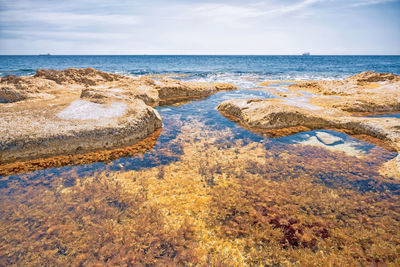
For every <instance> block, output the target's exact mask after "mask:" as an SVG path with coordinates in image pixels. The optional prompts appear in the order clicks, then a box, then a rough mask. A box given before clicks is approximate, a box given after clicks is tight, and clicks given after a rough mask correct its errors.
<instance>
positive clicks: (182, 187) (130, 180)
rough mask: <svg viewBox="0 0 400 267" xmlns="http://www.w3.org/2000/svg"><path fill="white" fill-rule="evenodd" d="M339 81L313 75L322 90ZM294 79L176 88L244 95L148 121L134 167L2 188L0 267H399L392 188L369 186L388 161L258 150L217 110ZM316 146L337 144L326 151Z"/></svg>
mask: <svg viewBox="0 0 400 267" xmlns="http://www.w3.org/2000/svg"><path fill="white" fill-rule="evenodd" d="M46 58H47V57H46ZM50 58H51V59H46V60H48V61H52V60H54V61H55V62H54V63H52V64H55V66H57V67H58V68H63V67H62V66H59V65H56V62H57V60H56V59H53V57H50ZM131 59H132V58H131ZM167 59H168V60H173V59H174V58H173V57H172V58H167ZM38 60H42V59H38ZM74 60H77V59H76V58H67V59H66V63H65V64H70V63H71V62H75V61H74ZM79 60H83V59H82V58H80V59H79ZM79 60H78V61H77V62H81V61H79ZM97 60H99V59H98V58H96V57H94V58H91V59H90V60H89V61H88V62H87V64H90V66H94V67H96V64H93V62H97ZM102 60H105V59H104V58H103V59H102ZM123 60H127V59H126V58H124V59H123ZM158 60H160V59H159V58H157V57H156V58H153V59H152V60H150V61H149V62H153V63H154V61H156V62H157V61H158ZM164 60H166V59H165V58H164ZM168 60H167V61H168ZM186 60H187V59H186ZM200 60H203V59H200ZM212 60H214V61H216V60H217V59H212ZM219 60H222V61H224V60H227V59H224V58H222V59H219ZM229 60H230V59H229ZM229 60H228V61H229ZM242 60H245V59H242ZM246 60H248V59H246ZM301 60H303V59H301ZM304 60H308V59H304ZM332 60H334V58H333V59H332V58H330V59H329V58H328V59H327V58H324V59H323V61H324V62H325V63H326V64H331V63H332ZM385 60H386V61H385ZM396 60H397V58H395V59H392V58H383V61H382V62H386V63H382V62H381V63H382V64H381V65H379V66H380V67H379V68H382V69H385V70H388V69H389V70H390V68H392V67H393V66H394V67H393V68H394V69H395V70H396V68H397V67H396V66H397V65H396V63H393V62H397V61H396ZM189 61H190V62H191V64H192V65H190V66H191V67H192V68H193V66H194V65H195V63H196V62H195V61H196V60H195V59H193V62H192V59H190V60H189ZM291 61H293V59H291V58H288V59H287V62H286V63H284V64H283V65H284V66H286V65H285V64H289V63H290V62H291ZM359 61H360V62H364V63H365V62H369V59H368V58H361V59H359ZM173 62H175V61H173ZM216 62H217V63H218V62H219V61H216ZM245 62H246V61H244V62H241V63H240V64H239V66H240V67H243V68H245V67H244V66H245V65H246V64H249V65H250V66H253V65H257V64H261V63H260V62H258V63H257V60H256V63H254V62H252V63H245ZM261 62H262V61H261ZM329 62H330V63H329ZM75 63H76V62H75ZM16 64H17V63H16ZM18 64H21V65H24V64H23V63H18ZM18 64H17V65H18ZM32 64H33V63H32ZM35 64H36V63H35ZM35 64H33V65H34V66H37V65H40V64H44V63H43V62H42V63H40V64H39V63H38V64H37V65H35ZM46 64H49V62H47V63H46ZM76 64H77V63H76ZM115 64H116V63H115ZM146 64H149V66H150V65H151V64H150V63H146ZM174 64H178V65H179V60H178V62H175V63H174ZM174 64H172V66H171V65H168V66H169V67H167V68H166V67H165V65H162V64H161V66H158V67H157V68H165V69H163V70H165V72H170V71H173V70H174V66H175V67H176V65H174ZM185 64H188V63H187V62H186V63H185ZM243 64H244V65H243ZM271 64H272V63H271ZM302 64H303V63H302ZM365 64H366V63H365ZM368 64H369V63H368ZM385 64H386V65H385ZM393 64H394V65H393ZM40 66H41V65H40ZM46 66H47V65H46ZM74 66H76V65H74ZM190 66H186V67H184V68H182V69H180V72H185V71H186V68H188V69H190ZM200 66H202V65H201V64H200ZM224 66H225V65H224ZM387 66H389V67H387ZM108 67H109V68H114V67H115V68H116V65H113V64H111V65H110V66H108ZM214 67H215V68H219V67H221V65H217V66H214ZM281 67H282V66H281ZM297 67H298V69H301V68H308V66H307V64H305V63H304V66H303V65H300V66H297ZM363 67H365V66H364V65H363ZM199 68H201V67H199ZM232 68H239V67H232ZM331 68H336V69H339V66H334V67H331ZM348 68H350V67H348ZM379 68H378V69H379ZM121 69H123V68H121ZM355 69H356V68H353V69H351V70H352V71H354V70H355ZM146 71H148V70H146ZM155 71H157V70H155ZM204 71H205V70H204ZM229 71H231V70H229ZM347 71H348V69H347V68H342V69H341V70H340V71H338V72H336V73H334V74H333V75H331V76H329V74H328V73H329V70H327V72H326V75H327V76H324V75H325V74H324V73H325V71H323V72H318V70H316V72H317V73H319V74H318V75H321V76H320V77H330V78H334V77H336V75H339V76H340V75H342V74H344V73H347ZM1 72H4V70H3V71H1ZM130 72H131V73H134V72H136V70H135V71H130ZM295 72H296V71H294V72H293V73H292V72H291V71H290V69H289V71H288V72H287V73H285V74H284V75H283V76H282V75H281V76H279V74H278V72H277V73H274V74H267V75H266V74H265V73H264V74H262V75H261V74H256V75H255V74H254V73H245V74H241V73H239V72H238V73H235V74H234V75H231V74H228V73H227V72H224V73H215V72H214V73H212V74H210V73H211V72H209V73H208V72H207V71H205V72H204V73H205V74H202V73H194V74H191V75H188V76H185V77H180V78H179V79H183V80H190V81H194V80H195V81H199V80H200V81H233V82H235V83H236V84H238V85H240V86H241V87H242V89H240V90H236V91H229V92H219V93H216V94H214V95H212V96H209V97H207V98H205V99H201V100H196V101H189V102H186V103H181V104H176V105H172V106H171V105H170V106H161V107H157V108H156V109H157V110H158V112H159V113H160V115H161V117H162V119H163V131H162V133H161V135H160V136H159V137H158V140H157V143H156V145H155V147H154V148H153V149H152V150H149V151H147V152H146V153H144V154H143V155H141V156H135V157H128V158H119V159H117V160H114V161H112V162H108V163H93V164H87V165H81V166H69V167H62V168H53V169H46V170H40V171H35V172H31V173H25V174H21V175H12V176H8V177H1V178H0V265H10V264H14V263H17V264H24V263H30V264H34V265H35V264H36V265H46V264H50V265H52V264H53V265H54V264H56V265H57V264H58V265H64V264H66V263H69V264H70V263H71V262H72V263H73V264H75V265H79V264H83V265H85V264H93V263H98V264H106V263H107V264H110V265H113V264H114V265H119V264H121V263H122V264H129V263H139V264H173V265H187V264H189V263H194V264H200V265H201V264H208V265H217V266H218V265H223V264H225V265H233V264H238V265H257V264H261V265H265V264H269V265H274V264H275V265H282V264H283V265H284V264H289V265H290V264H300V265H310V264H311V265H315V264H320V265H329V264H331V265H339V266H340V265H343V264H353V265H354V264H358V263H362V264H368V263H371V262H375V263H387V264H394V265H396V264H398V263H400V259H399V257H398V251H399V248H400V243H399V241H398V238H397V237H399V236H400V232H399V231H400V230H399V229H400V181H398V180H396V179H394V178H392V177H385V176H382V175H381V174H380V172H379V169H380V168H381V166H382V164H383V163H384V162H386V161H388V160H390V159H392V158H394V157H395V156H396V155H397V154H396V153H393V152H390V151H387V150H385V149H383V148H380V147H377V146H375V145H372V144H369V143H366V142H363V141H359V140H357V139H354V138H352V137H350V136H348V135H346V134H343V133H339V132H335V131H326V130H318V131H309V132H303V133H298V134H295V135H291V136H286V137H281V138H269V137H264V136H262V135H258V134H256V133H253V132H251V131H249V130H247V129H244V128H242V127H240V126H238V125H237V124H236V123H234V122H232V121H230V120H228V119H227V118H225V117H224V116H222V115H221V114H220V113H219V112H218V110H217V109H216V107H217V106H218V104H220V103H221V102H222V101H224V100H228V99H240V98H263V99H264V98H271V97H274V96H272V95H271V94H270V93H269V91H268V90H266V89H267V88H264V87H261V86H258V85H257V84H258V83H259V82H261V81H263V79H266V78H267V77H273V78H275V77H278V78H279V79H282V80H287V76H290V77H293V78H294V77H295V76H294V75H295V74H294V73H295ZM268 75H270V76H268ZM274 75H278V76H274ZM291 75H292V76H291ZM309 75H310V76H308V78H309V77H312V75H315V74H313V73H311V74H309ZM220 79H221V80H220ZM271 86H272V87H275V89H276V90H278V91H284V90H285V87H284V86H285V84H275V85H271ZM271 86H270V87H271ZM292 101H294V102H295V103H296V100H295V99H294V100H292ZM298 102H300V104H301V103H307V102H306V99H303V98H302V99H300V100H299V101H298ZM318 132H324V133H328V134H331V135H334V136H335V137H337V138H338V140H339V141H337V142H335V143H333V144H330V145H325V144H324V143H323V142H321V140H319V139H318V137H317V136H318ZM393 237H395V238H393Z"/></svg>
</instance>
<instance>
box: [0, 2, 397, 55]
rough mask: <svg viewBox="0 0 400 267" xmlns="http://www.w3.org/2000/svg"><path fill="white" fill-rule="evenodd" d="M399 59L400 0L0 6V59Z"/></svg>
mask: <svg viewBox="0 0 400 267" xmlns="http://www.w3.org/2000/svg"><path fill="white" fill-rule="evenodd" d="M306 51H309V52H311V53H312V54H400V0H264V1H256V0H248V1H236V0H233V1H228V0H223V1H217V0H204V1H193V0H168V1H161V0H147V1H144V0H141V1H136V0H130V1H129V0H119V1H112V0H79V1H78V0H69V1H57V0H56V1H55V0H0V54H39V53H52V54H266V55H274V54H299V53H302V52H306Z"/></svg>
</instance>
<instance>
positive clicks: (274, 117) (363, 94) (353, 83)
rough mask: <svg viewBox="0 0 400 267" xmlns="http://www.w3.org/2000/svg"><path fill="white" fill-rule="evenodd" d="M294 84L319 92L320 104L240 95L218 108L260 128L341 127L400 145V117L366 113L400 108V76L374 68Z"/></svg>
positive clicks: (399, 147) (293, 87)
mask: <svg viewBox="0 0 400 267" xmlns="http://www.w3.org/2000/svg"><path fill="white" fill-rule="evenodd" d="M289 90H291V91H292V92H296V93H301V92H302V91H310V92H312V93H314V94H319V95H316V96H313V97H310V99H309V100H310V104H311V105H313V106H315V108H313V109H311V108H308V106H306V105H304V106H301V105H298V106H293V105H290V104H293V103H292V102H293V101H289V100H286V101H284V100H285V99H282V100H276V99H266V100H263V99H248V100H245V99H239V100H228V101H225V102H223V103H221V104H220V105H219V106H218V110H219V111H220V112H221V113H222V114H224V115H226V116H227V117H229V118H231V119H233V120H236V121H238V122H239V123H240V124H241V125H243V126H245V127H249V128H252V129H255V130H267V132H268V131H270V132H271V130H275V131H279V133H280V134H282V133H283V135H285V133H286V134H291V133H294V132H300V131H306V130H310V129H339V130H344V131H345V132H347V133H350V134H355V135H366V136H370V137H373V138H377V139H380V140H383V141H384V142H386V143H388V144H390V146H391V147H392V148H393V149H395V150H397V151H400V120H399V119H397V118H390V117H385V118H374V117H367V116H360V115H370V114H374V113H376V112H399V111H400V76H398V75H395V74H390V73H375V72H372V71H369V72H363V73H360V74H357V75H354V76H351V77H349V78H347V79H345V80H343V81H313V82H300V83H297V84H294V85H290V86H289ZM360 113H362V114H360ZM293 128H295V129H294V130H290V129H293ZM284 129H289V130H284ZM331 141H332V142H333V141H334V140H331ZM329 142H330V141H329ZM398 162H399V157H398V158H397V159H395V160H393V164H391V165H390V166H395V167H396V168H398V170H399V171H400V164H399V163H398Z"/></svg>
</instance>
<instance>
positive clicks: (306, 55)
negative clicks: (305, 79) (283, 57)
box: [302, 52, 310, 57]
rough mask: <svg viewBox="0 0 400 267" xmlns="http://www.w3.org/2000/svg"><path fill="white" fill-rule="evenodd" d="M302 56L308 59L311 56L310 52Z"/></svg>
mask: <svg viewBox="0 0 400 267" xmlns="http://www.w3.org/2000/svg"><path fill="white" fill-rule="evenodd" d="M302 56H303V57H308V56H310V52H307V53H303V54H302Z"/></svg>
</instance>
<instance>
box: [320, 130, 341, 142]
mask: <svg viewBox="0 0 400 267" xmlns="http://www.w3.org/2000/svg"><path fill="white" fill-rule="evenodd" d="M316 136H317V138H318V140H319V141H321V142H322V143H324V144H325V145H334V144H338V143H343V139H342V138H340V137H337V136H334V135H331V134H329V133H326V132H317V133H316Z"/></svg>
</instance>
